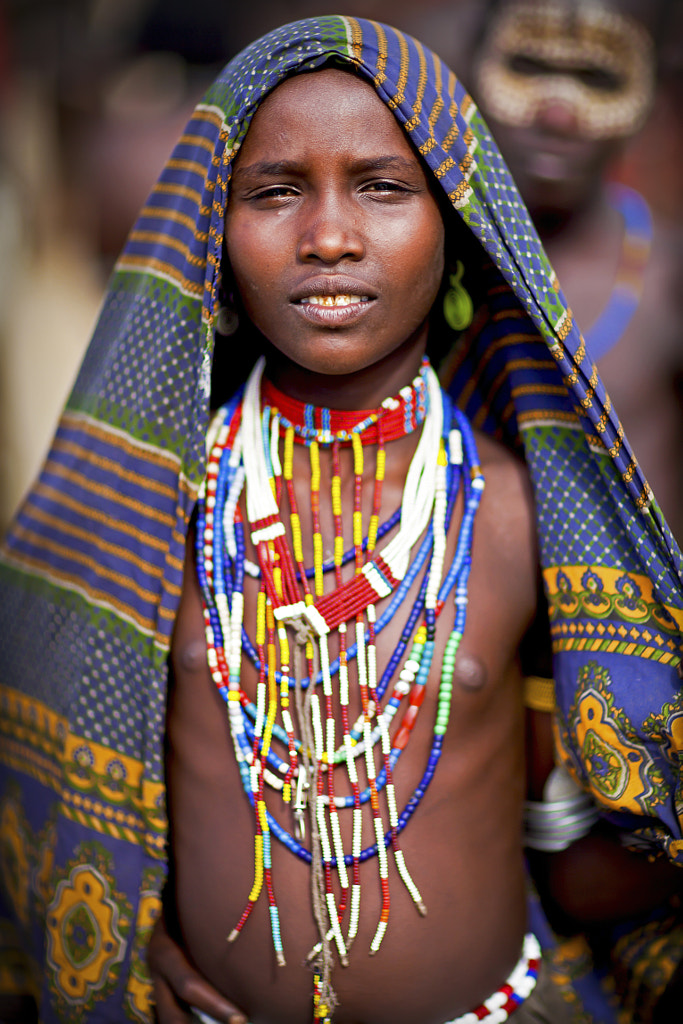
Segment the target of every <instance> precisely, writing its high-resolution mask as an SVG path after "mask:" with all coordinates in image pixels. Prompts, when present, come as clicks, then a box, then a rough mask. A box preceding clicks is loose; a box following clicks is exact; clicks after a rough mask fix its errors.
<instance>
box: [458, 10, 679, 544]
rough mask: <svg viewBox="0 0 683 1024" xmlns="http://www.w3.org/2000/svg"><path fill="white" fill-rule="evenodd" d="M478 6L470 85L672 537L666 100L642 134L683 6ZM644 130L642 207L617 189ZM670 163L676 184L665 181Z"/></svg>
mask: <svg viewBox="0 0 683 1024" xmlns="http://www.w3.org/2000/svg"><path fill="white" fill-rule="evenodd" d="M483 6H484V7H485V11H484V18H483V23H482V25H481V27H480V38H479V43H478V46H477V48H476V57H475V60H474V64H473V66H472V68H471V71H470V79H471V81H470V87H471V89H472V91H473V93H474V96H475V99H476V100H477V101H478V103H479V105H480V107H481V109H482V112H483V114H484V117H485V118H486V120H487V121H488V124H489V127H490V128H491V131H492V133H493V135H494V136H495V138H496V140H497V142H498V144H499V146H500V148H501V150H502V152H503V155H504V156H505V158H506V160H507V162H508V165H509V167H510V169H511V171H512V174H513V177H514V178H515V180H516V182H517V184H518V186H519V188H520V191H521V193H522V196H523V198H524V200H525V201H526V203H527V206H528V207H529V209H530V212H531V214H532V217H533V219H534V222H535V224H536V227H537V228H538V231H539V233H540V235H541V238H542V240H543V242H544V245H545V247H546V250H547V252H548V255H549V257H550V261H551V263H552V264H553V266H554V268H555V270H556V272H557V275H558V278H559V280H560V281H561V283H562V288H563V290H564V292H565V294H566V295H567V296H568V299H569V302H570V303H571V307H572V311H573V313H574V315H575V317H576V320H577V321H578V323H579V325H580V326H581V328H582V330H583V333H584V336H585V338H586V342H587V345H588V348H589V351H590V352H591V354H592V356H593V358H594V359H595V360H596V362H597V363H598V366H599V369H600V373H601V376H602V378H603V380H604V382H605V386H606V388H607V390H608V392H609V394H610V397H611V399H612V401H613V402H614V405H615V407H616V408H617V410H618V412H619V415H620V417H621V421H622V424H623V425H624V428H625V430H626V433H627V435H628V437H629V440H630V441H631V443H632V444H633V447H634V449H635V451H636V452H637V453H638V459H639V461H640V462H641V465H642V466H643V468H644V471H645V473H646V476H647V477H648V480H649V482H650V484H651V485H652V488H653V490H654V493H655V495H656V497H657V500H658V501H659V503H660V505H661V507H662V509H663V512H664V515H665V516H666V518H667V520H668V522H669V525H670V526H671V528H672V529H673V531H674V533H675V534H676V536H677V537H678V539H679V541H680V540H681V539H683V460H681V458H680V454H679V452H680V445H681V442H682V441H683V401H682V392H681V370H682V369H683V339H682V337H681V328H680V323H681V301H682V295H681V287H680V285H681V268H682V266H683V263H682V257H683V247H682V246H683V232H682V231H681V222H680V219H678V218H677V217H676V216H675V215H674V216H672V212H673V213H674V214H675V213H676V212H678V211H672V210H671V209H670V208H667V207H666V195H665V193H666V192H667V189H668V191H669V192H670V191H671V185H673V187H674V189H675V188H678V189H679V190H680V187H681V175H680V159H681V155H682V154H681V150H680V135H678V138H676V134H675V133H674V135H673V143H674V146H676V144H677V146H678V148H677V150H676V149H675V148H674V149H673V150H672V146H671V142H670V141H669V140H667V135H666V130H662V127H663V126H662V117H661V110H662V105H661V103H660V106H659V108H658V114H659V115H660V117H659V122H660V123H659V125H658V128H659V130H658V131H656V132H652V133H651V134H650V135H649V136H648V137H647V138H645V136H646V134H647V133H646V132H644V131H643V129H644V126H645V125H646V122H647V120H648V117H649V115H650V113H651V111H652V108H653V105H654V103H655V98H656V96H657V94H658V93H657V87H658V81H659V79H658V57H661V56H662V55H663V54H666V53H667V46H668V44H669V42H670V41H671V40H672V39H673V40H675V41H678V40H679V39H680V36H681V29H682V28H683V24H682V22H681V5H680V3H674V2H672V0H521V2H516V0H499V2H495V0H490V2H489V3H487V4H485V5H483ZM679 45H680V43H679ZM668 57H669V59H672V58H676V57H680V54H671V52H670V51H669V53H668ZM661 94H662V90H660V96H661ZM638 136H641V140H640V146H641V149H640V151H641V153H642V152H643V151H644V152H645V154H646V158H645V159H646V167H647V171H646V175H643V174H642V173H641V174H640V175H637V174H636V175H635V177H636V183H637V184H638V186H641V184H642V185H646V186H648V189H647V191H648V192H649V195H648V199H650V196H652V199H651V201H650V202H649V203H648V202H647V201H646V199H645V198H644V197H643V195H642V194H641V191H640V190H639V189H634V188H631V187H627V186H625V185H624V184H623V179H624V178H628V177H631V178H633V177H634V175H633V173H632V172H633V170H634V167H635V169H636V170H640V171H641V172H642V170H643V166H642V162H641V166H640V167H638V163H637V161H635V162H634V161H633V159H631V164H630V167H629V162H628V156H629V146H630V147H631V153H632V152H633V150H634V148H635V147H634V146H633V140H634V139H636V138H638ZM672 166H673V167H674V168H675V169H676V170H675V172H674V173H675V175H676V180H675V181H674V182H671V181H670V180H669V181H667V177H666V176H667V174H670V173H671V170H670V169H671V168H672ZM662 169H663V172H664V174H663V176H662ZM629 170H630V171H631V174H630V175H629ZM658 176H659V178H661V184H662V185H663V189H662V193H663V195H662V198H664V200H665V205H664V208H663V209H662V210H661V211H660V210H659V209H657V206H656V202H657V198H658V197H657V188H658V185H659V184H660V181H659V180H658ZM618 178H621V179H622V182H618V181H617V180H616V179H618ZM639 179H640V180H639ZM643 191H645V189H643ZM650 206H652V207H653V209H652V211H651V210H650Z"/></svg>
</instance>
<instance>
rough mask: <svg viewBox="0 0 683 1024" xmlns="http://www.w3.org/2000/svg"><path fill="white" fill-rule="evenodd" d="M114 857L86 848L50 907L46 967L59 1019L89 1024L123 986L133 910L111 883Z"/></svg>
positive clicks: (97, 846)
mask: <svg viewBox="0 0 683 1024" xmlns="http://www.w3.org/2000/svg"><path fill="white" fill-rule="evenodd" d="M111 861H112V858H111V855H110V854H109V853H108V852H107V851H106V850H105V848H104V847H103V846H102V845H101V844H99V843H84V844H82V846H81V847H80V848H79V850H78V856H77V858H76V860H75V861H71V862H69V865H67V871H66V872H65V873H64V876H63V877H62V878H61V880H60V881H59V882H58V884H57V887H56V889H55V893H54V898H53V900H52V902H51V904H50V906H49V907H48V908H47V919H46V930H47V950H46V968H47V973H48V978H49V984H50V988H51V989H52V993H53V997H54V1000H55V1003H56V1005H57V1007H58V1011H59V1014H60V1017H59V1019H60V1020H64V1021H65V1022H67V1021H68V1022H69V1024H71V1022H72V1021H73V1022H74V1024H75V1022H77V1021H79V1020H83V1019H84V1015H85V1013H86V1012H89V1011H90V1010H91V1009H92V1008H93V1006H94V1004H95V1003H97V1002H98V1001H102V1000H105V999H106V998H107V997H108V996H109V995H110V994H111V992H112V991H113V990H114V989H115V988H116V987H117V985H118V984H119V980H120V979H119V973H120V964H121V961H122V960H123V958H124V956H125V953H126V946H127V941H128V935H129V933H130V927H131V919H132V908H131V906H130V903H129V902H128V900H127V899H126V898H125V896H123V895H122V894H121V893H118V892H116V891H115V889H114V887H113V885H112V882H111V869H112V863H111Z"/></svg>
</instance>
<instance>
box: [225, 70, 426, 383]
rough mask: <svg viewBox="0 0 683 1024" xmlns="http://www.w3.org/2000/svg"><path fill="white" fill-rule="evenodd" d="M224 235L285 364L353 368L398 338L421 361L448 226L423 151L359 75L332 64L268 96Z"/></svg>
mask: <svg viewBox="0 0 683 1024" xmlns="http://www.w3.org/2000/svg"><path fill="white" fill-rule="evenodd" d="M226 245H227V253H228V258H229V261H230V265H231V268H232V272H233V275H234V280H235V283H236V286H237V289H238V291H239V294H240V296H241V300H242V304H243V306H244V309H245V311H246V312H247V314H248V316H249V318H250V319H251V320H252V321H253V323H254V324H255V325H256V327H257V328H258V329H259V331H261V333H262V334H263V335H264V336H265V337H266V339H267V340H268V341H269V342H270V344H271V346H273V349H274V350H276V353H279V355H276V361H277V362H278V363H279V364H280V366H284V367H285V368H286V369H287V371H288V372H289V374H290V376H291V374H292V371H293V370H294V369H295V367H301V368H303V369H304V370H305V371H307V372H308V373H311V372H312V373H315V374H325V375H336V376H339V375H346V374H357V373H359V371H362V370H365V369H366V368H368V367H371V366H376V365H377V364H379V363H381V362H382V361H383V360H385V361H386V360H388V357H390V356H393V355H394V354H395V353H396V352H397V350H400V352H401V357H402V358H404V359H405V360H406V364H405V365H406V368H407V369H409V370H410V372H412V370H413V369H414V370H416V368H417V366H418V365H419V361H420V359H421V357H422V354H423V352H424V349H425V345H426V340H427V318H428V315H429V311H430V309H431V306H432V304H433V302H434V299H435V297H436V295H437V292H438V290H439V286H440V283H441V278H442V275H443V270H444V227H443V222H442V219H441V215H440V213H439V209H438V207H437V203H436V201H435V199H434V197H433V195H432V194H431V192H430V187H429V183H428V181H427V178H426V175H425V172H424V171H423V169H422V166H421V164H420V161H419V160H418V158H417V157H416V155H415V153H414V151H413V149H412V148H411V146H410V144H409V142H408V140H407V138H406V136H405V134H404V133H403V131H402V129H401V128H400V127H399V125H398V123H397V121H396V120H395V118H394V116H393V115H392V113H391V112H390V111H389V110H388V109H387V107H386V106H385V105H384V104H383V103H382V101H381V100H380V99H379V98H378V96H377V95H376V93H375V92H374V90H373V89H372V87H371V86H369V85H368V84H366V83H365V82H363V81H361V80H359V79H357V78H355V77H354V76H352V75H350V74H348V73H346V72H343V71H337V70H332V69H327V70H323V71H320V72H316V73H312V74H304V75H300V76H298V77H295V78H291V79H288V80H287V81H285V82H283V83H282V84H281V85H279V86H278V87H277V88H276V89H275V90H274V91H273V92H272V93H271V94H270V95H269V96H268V97H267V98H266V99H265V101H264V102H263V103H262V105H261V106H260V107H259V109H258V110H257V112H256V114H255V116H254V119H253V121H252V123H251V126H250V128H249V131H248V133H247V135H246V138H245V140H244V143H243V144H242V148H241V150H240V152H239V154H238V156H237V158H236V160H235V166H234V171H233V177H232V181H231V192H230V200H229V203H228V210H227V218H226ZM395 362H396V360H395V359H392V365H393V364H394V363H395Z"/></svg>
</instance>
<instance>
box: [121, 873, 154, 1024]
mask: <svg viewBox="0 0 683 1024" xmlns="http://www.w3.org/2000/svg"><path fill="white" fill-rule="evenodd" d="M162 884H163V877H162V872H161V869H159V868H157V869H153V868H148V869H147V870H146V871H145V872H144V874H143V884H142V891H141V893H140V902H139V903H138V912H137V918H136V921H135V938H134V941H133V949H132V951H131V968H130V974H129V976H128V984H127V987H126V996H125V1010H126V1015H127V1016H128V1017H130V1018H131V1020H134V1021H141V1022H142V1024H152V1021H153V1020H154V1009H153V1001H152V977H151V974H150V972H149V967H148V966H147V956H146V949H147V945H148V943H149V940H150V936H151V934H152V928H153V927H154V925H155V922H156V920H157V918H158V917H159V914H160V913H161V899H160V898H159V891H160V889H161V886H162Z"/></svg>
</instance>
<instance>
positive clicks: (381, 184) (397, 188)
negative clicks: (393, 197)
mask: <svg viewBox="0 0 683 1024" xmlns="http://www.w3.org/2000/svg"><path fill="white" fill-rule="evenodd" d="M363 191H364V192H372V193H378V192H379V193H380V194H382V193H385V194H389V195H390V194H392V193H396V192H409V191H410V189H409V188H407V187H406V186H405V185H401V184H399V183H398V182H397V181H370V182H368V183H367V185H364V186H363Z"/></svg>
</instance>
